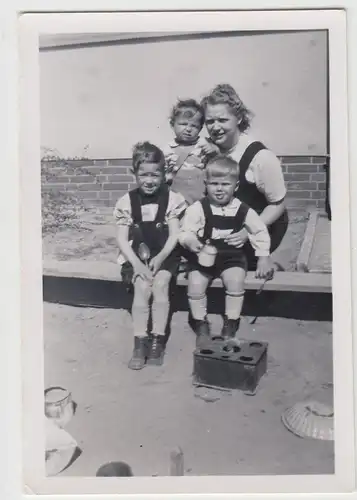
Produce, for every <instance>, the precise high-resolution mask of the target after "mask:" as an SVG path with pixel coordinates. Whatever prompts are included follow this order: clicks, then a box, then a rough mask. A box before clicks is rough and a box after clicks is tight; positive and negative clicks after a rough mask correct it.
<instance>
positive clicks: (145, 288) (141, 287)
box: [134, 277, 151, 298]
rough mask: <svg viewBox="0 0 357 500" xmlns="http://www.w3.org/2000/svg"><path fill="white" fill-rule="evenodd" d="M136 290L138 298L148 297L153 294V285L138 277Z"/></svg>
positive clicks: (135, 285)
mask: <svg viewBox="0 0 357 500" xmlns="http://www.w3.org/2000/svg"><path fill="white" fill-rule="evenodd" d="M134 290H135V295H136V296H141V297H145V298H146V297H148V296H149V295H150V293H151V284H150V283H149V281H147V280H143V279H142V278H140V277H138V278H136V280H135V284H134Z"/></svg>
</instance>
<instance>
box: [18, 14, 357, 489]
mask: <svg viewBox="0 0 357 500" xmlns="http://www.w3.org/2000/svg"><path fill="white" fill-rule="evenodd" d="M149 18H150V19H149ZM130 22H131V23H132V29H129V27H130ZM140 23H143V25H141V24H140ZM345 23H346V15H345V13H344V12H343V11H341V10H331V11H294V12H288V11H285V12H283V11H280V12H272V11H270V12H264V13H263V15H262V13H261V12H248V11H247V12H239V15H238V13H233V12H229V13H224V12H220V13H217V12H209V13H204V12H200V13H190V14H189V15H187V13H185V12H179V13H168V12H166V13H155V14H154V13H145V14H144V13H135V14H133V13H130V14H129V13H127V14H114V13H111V14H110V15H108V14H61V15H60V14H58V15H56V14H49V15H47V14H41V15H35V14H27V15H24V16H22V18H21V19H20V29H19V33H20V63H19V68H20V72H21V85H20V134H21V135H20V140H21V142H20V169H21V170H20V175H21V191H20V193H19V194H20V196H21V205H22V208H23V209H22V211H21V218H22V220H21V246H22V248H21V257H22V259H21V267H22V276H21V280H22V283H21V287H22V290H21V294H22V310H21V325H22V326H21V333H22V339H21V342H22V355H23V358H22V369H23V374H22V378H23V381H24V387H23V401H22V405H23V406H22V414H23V415H24V428H23V430H24V434H23V442H24V449H23V453H24V454H23V463H24V466H25V469H24V470H25V483H26V485H27V487H28V488H29V489H30V490H29V491H32V492H33V493H42V494H53V493H56V494H71V495H72V494H89V493H96V494H101V498H103V495H104V494H115V493H117V492H118V491H120V492H121V494H122V495H123V494H134V493H135V494H140V495H141V494H150V493H151V494H155V497H156V495H157V494H159V493H163V494H167V495H170V498H172V495H173V494H177V493H185V494H189V493H207V494H208V493H210V494H214V493H215V494H217V495H218V496H217V498H220V497H222V494H223V493H232V494H236V493H242V494H247V493H256V494H266V493H312V492H329V493H330V492H340V491H341V492H342V491H344V492H350V491H352V489H353V488H354V484H355V467H354V433H353V427H354V426H353V417H354V415H353V401H352V394H353V386H352V379H353V370H352V368H353V366H352V335H351V331H352V317H351V286H350V285H351V283H350V279H349V277H350V276H351V266H350V257H351V255H350V253H351V252H350V218H349V217H348V216H347V217H346V214H349V213H350V204H349V198H350V197H349V192H350V185H349V170H348V137H347V66H346V64H347V61H346V40H345ZM163 25H165V31H168V30H170V31H171V30H175V31H183V30H184V31H191V30H192V31H196V30H198V29H199V30H204V31H210V30H213V31H216V30H220V31H224V30H227V31H229V30H237V29H242V30H247V31H248V30H253V29H254V30H267V29H270V30H278V29H284V30H290V29H313V30H315V29H328V30H329V43H330V92H331V99H330V130H331V143H330V147H331V176H332V193H331V195H332V206H333V207H338V208H337V209H336V208H335V210H334V220H333V223H332V240H333V242H332V261H333V269H334V270H336V269H337V270H338V271H337V272H334V273H333V289H334V332H338V335H334V338H333V342H334V380H335V419H336V426H335V434H336V474H335V475H333V476H275V477H265V476H253V477H240V476H239V477H225V478H224V481H219V480H218V478H217V477H202V478H195V477H183V478H135V479H134V480H133V479H130V480H128V479H124V478H123V479H120V478H118V479H113V480H108V479H105V480H102V479H99V478H95V479H94V478H45V475H44V463H43V449H44V447H43V446H42V444H43V443H44V439H43V426H42V423H43V382H44V381H43V343H42V333H43V332H42V330H43V325H42V293H41V292H42V246H41V219H40V214H41V204H40V189H41V187H40V170H39V168H37V167H38V166H39V164H40V140H39V137H40V134H39V81H38V37H39V34H40V33H80V32H92V33H93V32H98V31H99V32H104V31H107V32H109V31H110V32H115V31H162V30H160V26H163ZM198 26H200V27H198ZM335 164H338V170H337V169H336V168H335V169H334V168H333V166H334V165H335ZM341 242H343V245H341ZM346 353H348V354H349V353H351V354H350V356H346ZM349 357H350V359H348V358H349ZM258 479H259V480H258ZM120 498H125V497H124V496H121V497H120Z"/></svg>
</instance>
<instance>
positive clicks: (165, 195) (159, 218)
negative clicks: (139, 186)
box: [155, 186, 170, 222]
mask: <svg viewBox="0 0 357 500" xmlns="http://www.w3.org/2000/svg"><path fill="white" fill-rule="evenodd" d="M169 195H170V193H169V190H168V189H167V187H166V186H165V187H164V188H163V192H162V195H161V196H160V197H159V203H158V207H157V212H156V217H155V222H164V220H165V216H166V211H167V207H168V205H169Z"/></svg>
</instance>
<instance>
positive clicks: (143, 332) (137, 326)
mask: <svg viewBox="0 0 357 500" xmlns="http://www.w3.org/2000/svg"><path fill="white" fill-rule="evenodd" d="M131 315H132V319H133V330H134V335H135V337H146V336H147V327H148V321H149V306H133V307H132V310H131Z"/></svg>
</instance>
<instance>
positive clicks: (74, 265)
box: [43, 260, 332, 293]
mask: <svg viewBox="0 0 357 500" xmlns="http://www.w3.org/2000/svg"><path fill="white" fill-rule="evenodd" d="M43 275H45V276H56V277H60V278H83V279H94V280H104V281H121V276H120V273H119V268H118V265H117V264H115V263H113V262H100V261H97V262H92V261H57V260H46V261H45V262H44V264H43ZM261 284H262V280H257V279H256V278H255V275H254V272H248V274H247V279H246V282H245V287H246V289H247V290H256V289H258V288H259V287H260V286H261ZM177 285H178V286H187V279H186V278H185V277H184V275H179V276H178V278H177ZM212 286H213V287H222V282H221V280H220V279H216V280H214V282H213V283H212ZM264 289H265V290H267V291H293V292H308V293H314V292H315V293H331V292H332V280H331V274H326V273H301V272H276V273H275V276H274V278H273V279H272V280H271V281H268V282H267V283H266V284H265V286H264Z"/></svg>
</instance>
